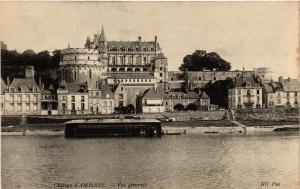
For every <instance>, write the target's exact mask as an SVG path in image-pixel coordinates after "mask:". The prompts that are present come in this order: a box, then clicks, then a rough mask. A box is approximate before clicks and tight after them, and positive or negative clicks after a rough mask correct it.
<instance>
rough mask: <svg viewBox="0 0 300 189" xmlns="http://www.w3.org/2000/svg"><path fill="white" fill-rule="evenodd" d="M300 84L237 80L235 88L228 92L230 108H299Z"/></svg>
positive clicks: (246, 78)
mask: <svg viewBox="0 0 300 189" xmlns="http://www.w3.org/2000/svg"><path fill="white" fill-rule="evenodd" d="M299 101H300V82H299V80H297V79H290V78H288V79H283V78H282V77H279V80H278V81H272V80H270V81H268V82H264V83H262V82H260V81H259V80H256V79H255V78H254V77H243V76H242V77H239V78H236V79H235V87H234V88H232V89H229V90H228V106H229V108H231V109H240V108H276V107H292V108H294V107H298V103H299Z"/></svg>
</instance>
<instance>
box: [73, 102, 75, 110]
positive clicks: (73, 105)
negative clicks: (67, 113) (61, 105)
mask: <svg viewBox="0 0 300 189" xmlns="http://www.w3.org/2000/svg"><path fill="white" fill-rule="evenodd" d="M72 111H75V103H72Z"/></svg>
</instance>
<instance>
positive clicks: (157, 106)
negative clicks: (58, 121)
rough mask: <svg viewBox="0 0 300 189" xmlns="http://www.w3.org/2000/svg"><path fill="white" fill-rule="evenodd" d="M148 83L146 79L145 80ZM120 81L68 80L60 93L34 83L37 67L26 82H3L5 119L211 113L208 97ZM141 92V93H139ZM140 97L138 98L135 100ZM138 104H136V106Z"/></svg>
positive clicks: (24, 79) (30, 71) (28, 71)
mask: <svg viewBox="0 0 300 189" xmlns="http://www.w3.org/2000/svg"><path fill="white" fill-rule="evenodd" d="M143 79H145V78H143ZM140 88H141V87H139V88H136V86H135V85H128V84H127V83H126V81H125V82H122V80H119V79H118V82H117V84H116V83H115V82H111V83H110V82H107V83H106V84H100V83H99V84H98V85H97V86H96V87H92V88H91V87H89V86H88V83H86V82H82V83H70V82H65V81H64V80H63V81H62V82H60V84H59V86H58V88H57V89H54V87H53V85H50V86H48V87H45V86H44V85H43V83H42V81H41V79H39V82H36V81H35V79H34V70H33V67H28V68H26V70H25V78H14V79H13V81H12V82H10V81H9V79H8V80H7V82H4V80H3V79H1V114H2V115H24V114H26V115H83V114H113V113H116V112H117V110H116V109H118V108H120V107H123V108H124V107H125V108H126V107H127V108H130V111H127V112H131V113H133V112H136V113H159V112H165V111H182V110H210V109H215V108H216V106H213V105H210V99H209V97H208V96H207V94H206V93H204V92H201V93H196V92H192V91H190V92H167V93H165V92H161V91H159V90H157V88H155V85H149V86H148V89H146V90H140V91H138V89H140ZM137 91H138V93H137ZM135 94H138V95H137V96H134V95H135ZM132 101H135V102H132ZM125 113H126V112H125Z"/></svg>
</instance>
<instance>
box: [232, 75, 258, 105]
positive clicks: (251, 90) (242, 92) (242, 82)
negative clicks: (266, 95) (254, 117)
mask: <svg viewBox="0 0 300 189" xmlns="http://www.w3.org/2000/svg"><path fill="white" fill-rule="evenodd" d="M228 106H229V108H231V109H240V108H248V109H252V108H262V87H261V86H260V83H259V82H258V81H257V80H255V79H254V78H253V77H245V76H241V77H238V78H236V79H235V87H234V88H232V89H229V90H228Z"/></svg>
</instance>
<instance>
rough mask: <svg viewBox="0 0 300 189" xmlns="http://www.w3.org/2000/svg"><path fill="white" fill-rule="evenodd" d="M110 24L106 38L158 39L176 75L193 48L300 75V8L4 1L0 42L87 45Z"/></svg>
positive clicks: (238, 65)
mask: <svg viewBox="0 0 300 189" xmlns="http://www.w3.org/2000/svg"><path fill="white" fill-rule="evenodd" d="M102 24H103V25H104V28H105V32H106V37H107V39H108V40H125V41H126V40H137V37H138V36H139V35H140V36H142V40H146V41H147V40H154V36H155V35H157V36H158V40H159V42H160V45H161V47H162V48H163V51H164V53H165V55H166V56H167V57H168V59H169V70H177V69H178V67H179V65H180V64H181V63H182V59H183V57H184V56H185V55H186V54H188V53H192V52H193V51H194V50H195V49H202V50H206V51H215V52H217V53H219V54H220V55H221V56H222V57H223V58H224V59H226V60H227V61H229V62H231V65H232V69H233V70H235V69H242V68H243V66H244V67H245V69H253V68H254V67H270V68H271V69H272V70H273V71H274V78H277V77H278V76H279V75H283V76H285V77H292V78H296V77H297V76H298V74H299V66H298V63H297V57H298V56H299V54H298V52H297V48H298V50H299V2H219V3H215V2H71V3H70V2H68V3H67V2H35V3H34V2H31V3H28V2H27V3H19V2H18V3H17V2H13V3H3V2H1V3H0V25H1V27H0V38H1V40H3V41H5V43H6V44H7V45H8V48H9V49H16V50H18V51H20V52H22V51H24V50H26V49H33V50H35V51H36V52H38V51H41V50H49V51H53V50H55V49H62V48H66V47H67V45H68V43H69V42H70V43H71V46H72V47H83V45H84V43H85V40H86V37H87V35H89V36H93V34H94V33H97V32H98V30H100V29H101V25H102Z"/></svg>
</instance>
